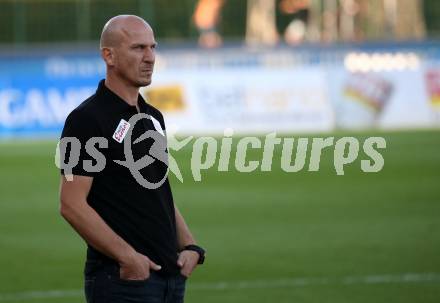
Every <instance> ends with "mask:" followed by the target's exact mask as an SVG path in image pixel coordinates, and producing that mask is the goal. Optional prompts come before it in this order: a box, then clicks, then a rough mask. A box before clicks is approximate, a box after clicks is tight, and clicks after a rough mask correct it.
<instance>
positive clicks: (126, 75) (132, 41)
mask: <svg viewBox="0 0 440 303" xmlns="http://www.w3.org/2000/svg"><path fill="white" fill-rule="evenodd" d="M122 31H123V33H122V35H121V43H120V44H119V45H118V46H117V47H115V48H114V54H115V62H114V69H115V72H116V73H117V74H118V75H119V77H120V78H121V79H123V80H124V81H126V82H127V83H128V84H129V85H132V86H135V87H142V86H147V85H149V84H150V83H151V76H152V74H153V68H154V61H155V48H156V41H155V39H154V34H153V30H152V29H151V28H150V27H147V26H145V25H144V24H142V23H140V24H135V25H133V26H131V27H130V30H128V28H127V30H122Z"/></svg>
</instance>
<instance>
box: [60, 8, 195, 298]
mask: <svg viewBox="0 0 440 303" xmlns="http://www.w3.org/2000/svg"><path fill="white" fill-rule="evenodd" d="M100 47H101V56H102V58H103V60H104V61H105V64H106V67H107V70H106V78H105V80H102V81H101V82H100V83H99V86H98V89H97V91H96V93H95V94H94V95H92V96H91V97H90V98H88V99H87V100H85V101H84V102H83V103H82V104H81V105H80V106H78V107H77V108H76V109H75V110H73V111H72V112H71V113H70V114H69V116H68V117H67V119H66V122H65V126H64V129H63V133H62V136H61V137H62V139H72V138H75V140H77V141H79V143H80V146H81V148H80V149H75V148H74V147H73V144H72V145H71V146H70V145H69V146H68V147H66V149H65V155H64V161H63V163H65V160H66V159H68V160H70V159H71V158H72V159H73V158H75V157H78V161H76V162H77V165H76V166H74V167H70V168H69V171H67V170H66V166H62V169H61V174H62V176H61V189H60V201H61V208H60V211H61V215H62V216H63V217H64V218H65V219H66V220H67V221H68V222H69V223H70V224H71V225H72V227H73V228H74V229H75V230H76V231H77V232H78V234H79V235H80V236H81V237H82V238H83V239H84V240H85V241H86V243H87V246H88V247H87V261H86V266H85V271H84V272H85V294H86V299H87V302H89V303H90V302H95V303H101V302H111V303H114V302H121V303H122V302H145V303H148V302H158V303H159V302H163V303H165V302H167V303H168V302H169V303H171V302H173V303H178V302H183V298H184V292H185V283H186V279H187V278H188V277H189V276H190V275H191V273H192V272H193V270H194V268H195V267H196V266H197V264H201V263H203V260H204V250H203V249H202V248H201V247H200V246H197V245H196V241H195V239H194V237H193V236H192V234H191V232H190V230H189V228H188V226H187V225H186V223H185V220H184V219H183V217H182V215H181V213H180V212H179V210H178V209H177V207H176V206H175V204H174V201H173V196H172V193H171V188H170V184H169V182H168V178H167V177H166V173H167V166H166V163H165V162H161V161H158V160H157V159H154V160H155V161H154V160H153V163H152V164H150V165H148V166H146V167H145V168H143V169H141V170H140V171H139V172H140V174H141V175H142V177H143V178H145V179H149V180H150V182H151V183H149V184H156V185H157V184H158V186H153V187H148V188H147V187H145V185H143V184H140V183H139V182H137V179H136V178H135V176H134V175H133V174H132V172H131V171H130V169H129V168H127V167H126V166H124V165H121V164H119V162H118V160H124V159H125V158H126V157H125V153H124V152H125V150H124V144H125V143H126V142H125V141H126V140H128V137H126V135H127V132H128V130H131V131H132V138H131V139H132V141H131V142H128V143H129V144H130V146H131V149H132V154H133V155H132V156H133V158H134V159H136V160H137V159H140V158H142V157H144V156H145V155H147V154H148V151H150V149H151V148H152V145H153V143H154V142H151V140H143V141H141V142H138V143H136V144H133V142H134V140H135V139H136V138H139V137H140V136H141V135H142V134H144V133H146V132H149V131H154V132H157V133H158V134H160V135H157V136H154V138H159V139H155V140H163V141H164V142H166V138H165V137H164V134H165V123H164V119H163V116H162V114H161V113H160V112H159V111H158V110H157V109H155V108H154V107H152V106H151V105H149V104H148V103H146V102H145V101H144V100H143V99H142V97H141V96H140V94H139V88H140V87H143V86H147V85H149V84H150V83H151V77H152V73H153V68H154V62H155V48H156V41H155V38H154V34H153V30H152V28H151V27H150V26H149V25H148V23H147V22H145V20H143V19H142V18H140V17H137V16H130V15H122V16H116V17H114V18H112V19H110V20H109V21H108V22H107V23H106V24H105V26H104V28H103V31H102V35H101V41H100ZM138 114H144V115H145V116H146V117H148V118H145V119H142V120H140V121H138V122H137V123H135V124H133V125H131V124H130V122H129V121H132V120H130V119H132V118H133V117H137V116H138ZM97 138H99V139H97ZM72 140H73V139H72ZM99 140H101V141H99ZM98 141H99V142H98ZM91 149H93V150H94V151H95V153H94V155H95V156H92V155H91V154H89V151H90V150H91ZM75 150H76V151H78V153H79V155H74V151H75ZM96 153H99V154H100V155H101V156H103V158H104V159H105V161H104V162H102V159H101V158H98V157H96ZM100 159H101V160H100ZM98 162H101V164H102V163H104V164H105V165H98V164H96V165H95V166H93V163H98ZM87 163H88V164H91V165H89V166H88V165H86V164H87ZM101 166H102V167H101ZM159 180H164V182H162V181H161V182H160V183H159Z"/></svg>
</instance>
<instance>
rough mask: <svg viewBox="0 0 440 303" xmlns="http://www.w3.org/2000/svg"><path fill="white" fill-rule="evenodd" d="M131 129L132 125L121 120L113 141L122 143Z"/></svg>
mask: <svg viewBox="0 0 440 303" xmlns="http://www.w3.org/2000/svg"><path fill="white" fill-rule="evenodd" d="M129 128H130V123H128V122H127V121H125V120H124V119H121V122H119V124H118V127H116V130H115V133H114V134H113V139H115V140H116V141H117V142H119V143H121V142H122V140H124V138H125V135H126V134H127V131H128V129H129Z"/></svg>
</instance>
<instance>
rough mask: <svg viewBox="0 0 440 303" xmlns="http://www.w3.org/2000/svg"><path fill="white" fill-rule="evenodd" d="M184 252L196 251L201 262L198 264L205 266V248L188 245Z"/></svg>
mask: <svg viewBox="0 0 440 303" xmlns="http://www.w3.org/2000/svg"><path fill="white" fill-rule="evenodd" d="M184 250H192V251H195V252H196V253H198V254H199V261H198V262H197V263H198V264H203V262H205V253H206V252H205V250H204V249H203V248H201V247H200V246H197V245H194V244H191V245H187V246H185V247H184V248H183V249H182V251H184Z"/></svg>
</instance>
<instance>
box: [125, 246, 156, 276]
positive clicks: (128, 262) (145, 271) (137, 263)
mask: <svg viewBox="0 0 440 303" xmlns="http://www.w3.org/2000/svg"><path fill="white" fill-rule="evenodd" d="M119 265H120V270H119V277H120V278H121V279H123V280H146V279H148V278H149V277H150V269H151V270H155V271H159V270H160V269H161V268H162V267H161V266H160V265H157V264H156V263H154V262H153V261H151V260H150V259H149V258H148V257H147V256H145V255H142V254H140V253H138V252H135V253H134V254H132V255H131V256H130V257H128V258H126V259H125V260H122V261H121V262H120V263H119Z"/></svg>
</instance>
